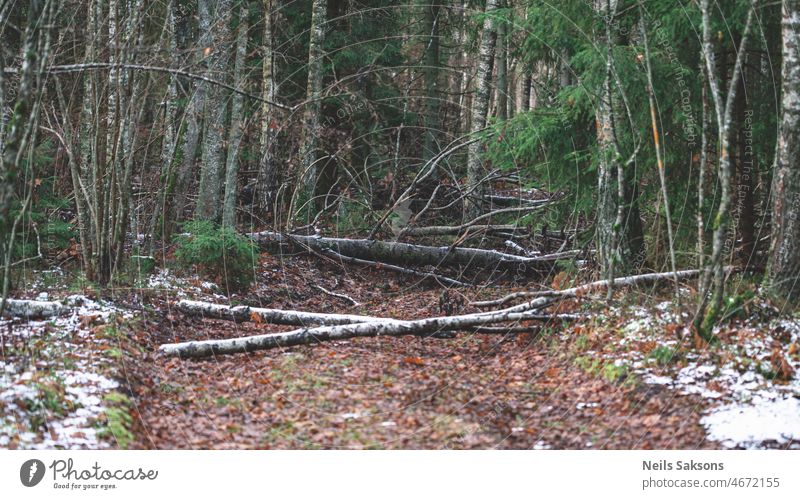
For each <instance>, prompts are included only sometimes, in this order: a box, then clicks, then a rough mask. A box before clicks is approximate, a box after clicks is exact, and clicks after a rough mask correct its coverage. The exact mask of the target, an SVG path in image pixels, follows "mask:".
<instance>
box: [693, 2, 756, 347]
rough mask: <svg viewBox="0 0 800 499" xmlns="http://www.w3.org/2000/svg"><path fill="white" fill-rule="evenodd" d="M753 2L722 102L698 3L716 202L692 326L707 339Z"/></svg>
mask: <svg viewBox="0 0 800 499" xmlns="http://www.w3.org/2000/svg"><path fill="white" fill-rule="evenodd" d="M756 3H757V0H752V2H751V5H750V9H749V10H748V13H747V21H746V23H745V28H744V31H743V33H742V41H741V43H740V44H739V47H738V49H737V53H738V56H737V57H736V64H735V66H734V68H733V72H732V74H731V79H730V82H729V85H728V95H727V98H726V101H725V102H724V103H723V101H722V94H721V92H720V86H719V78H718V77H717V73H716V64H715V61H714V53H713V48H712V43H711V13H710V7H709V0H701V2H700V10H701V11H702V15H703V57H704V58H705V61H706V69H707V76H708V83H709V87H710V89H711V97H712V102H713V103H714V111H715V115H716V119H717V130H718V134H719V135H718V138H717V140H718V143H719V159H718V163H719V168H718V169H719V180H720V184H721V186H720V203H719V207H718V209H717V214H716V217H715V219H714V237H713V243H712V250H711V259H710V260H709V265H708V267H707V269H706V273H705V275H704V276H703V281H702V283H701V290H700V303H699V305H698V308H697V313H696V314H695V319H694V325H695V327H696V328H697V330H698V331H699V333H700V335H701V336H703V337H705V338H706V339H710V331H711V328H712V327H713V325H714V323H715V322H716V319H717V316H718V314H719V312H720V310H721V308H722V299H723V294H724V291H725V272H724V268H723V265H722V262H723V257H724V255H725V253H726V251H727V250H728V249H729V248H730V246H731V244H732V241H726V234H727V229H728V226H729V225H730V220H729V218H730V205H731V192H730V191H731V182H732V177H733V172H732V166H731V158H730V124H731V121H732V119H733V102H734V100H735V99H736V93H737V92H736V90H737V87H738V83H737V80H738V79H739V77H740V75H741V71H742V63H743V60H744V54H745V52H746V50H747V41H748V38H749V37H750V29H751V26H752V21H753V11H754V10H755V7H756ZM712 282H713V284H714V290H713V299H712V306H711V308H710V309H708V308H707V307H708V300H709V296H708V294H709V291H710V289H711V284H712Z"/></svg>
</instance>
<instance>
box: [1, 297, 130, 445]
mask: <svg viewBox="0 0 800 499" xmlns="http://www.w3.org/2000/svg"><path fill="white" fill-rule="evenodd" d="M43 295H45V293H40V295H39V296H40V297H42V296H43ZM64 303H65V304H67V305H69V306H71V307H73V308H72V309H71V310H70V314H68V315H63V316H60V317H56V318H53V319H51V320H49V321H28V322H23V323H15V322H13V321H11V322H8V321H5V322H4V321H0V328H2V330H3V331H4V332H5V331H8V333H4V338H3V343H4V344H6V345H10V346H11V351H12V352H14V350H16V349H17V346H18V345H22V349H21V350H20V351H21V352H24V353H22V354H21V355H15V356H12V355H13V354H12V355H9V354H8V352H6V356H5V357H4V359H3V361H0V446H2V447H8V446H9V445H11V444H12V442H13V443H14V444H15V445H16V446H17V447H19V448H26V449H56V448H65V449H81V448H102V447H108V446H109V444H108V443H106V442H104V441H102V440H101V439H100V438H99V437H98V434H97V429H96V422H97V420H98V417H99V416H100V415H101V414H102V413H103V411H104V410H105V409H104V406H103V398H104V396H105V394H107V393H108V392H110V391H111V390H114V389H116V388H117V387H118V384H117V382H116V381H114V380H112V379H109V378H108V377H106V376H104V375H102V374H100V372H101V371H102V370H103V368H104V366H105V362H107V357H105V356H103V355H97V354H95V353H94V351H93V349H92V346H94V345H102V344H105V343H106V340H103V339H100V338H97V337H95V334H94V333H93V332H92V325H94V324H98V323H105V322H107V321H108V319H109V318H110V317H111V315H112V314H116V313H121V312H120V311H119V310H118V309H116V308H114V307H113V306H112V305H110V304H108V303H103V302H96V301H93V300H90V299H88V298H86V297H85V296H81V295H73V296H69V297H67V298H66V299H65V300H64ZM123 315H124V314H123ZM36 343H38V344H36ZM31 351H33V355H31V353H30V352H31ZM42 386H48V387H50V390H52V391H53V393H55V394H56V395H55V396H56V397H58V398H59V399H58V400H55V401H50V402H49V403H50V404H53V405H56V406H57V408H56V410H53V409H54V408H53V407H48V405H47V404H43V401H42V394H43V392H42V390H43V388H42ZM59 393H60V394H59ZM31 404H33V407H31Z"/></svg>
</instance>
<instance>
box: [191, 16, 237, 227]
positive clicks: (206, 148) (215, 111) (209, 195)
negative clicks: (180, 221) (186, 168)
mask: <svg viewBox="0 0 800 499" xmlns="http://www.w3.org/2000/svg"><path fill="white" fill-rule="evenodd" d="M212 6H214V9H213V10H212V9H211V7H212ZM198 8H199V10H200V17H201V24H206V25H210V26H211V32H212V35H211V39H212V43H211V45H210V46H209V47H206V50H210V56H209V64H208V71H207V73H206V76H207V77H209V78H214V79H216V80H217V81H222V82H225V81H226V80H227V79H228V58H229V57H230V54H229V50H228V48H229V43H230V40H229V35H230V33H229V27H228V24H229V23H230V14H231V1H230V0H218V1H216V2H210V0H200V1H199V2H198ZM204 16H208V18H209V21H207V22H203V21H202V18H203V17H204ZM227 103H228V92H227V90H225V89H224V88H223V87H221V86H219V85H212V86H211V87H210V88H208V89H207V91H206V95H205V105H204V109H203V115H204V126H205V131H204V134H203V152H202V162H201V165H200V186H199V188H198V193H197V206H196V207H195V217H196V218H198V219H201V220H211V221H215V222H218V221H219V219H220V215H221V212H222V210H221V208H222V203H220V198H221V196H222V173H223V172H224V168H225V145H224V140H225V118H226V115H227V111H228V104H227Z"/></svg>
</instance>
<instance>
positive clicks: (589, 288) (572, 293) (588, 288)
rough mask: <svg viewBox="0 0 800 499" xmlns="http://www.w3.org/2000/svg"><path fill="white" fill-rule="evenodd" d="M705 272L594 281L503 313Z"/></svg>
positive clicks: (543, 294) (542, 294)
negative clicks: (612, 289)
mask: <svg viewBox="0 0 800 499" xmlns="http://www.w3.org/2000/svg"><path fill="white" fill-rule="evenodd" d="M733 268H734V267H725V271H726V272H730V271H731V270H733ZM701 272H703V271H702V270H680V271H678V272H657V273H651V274H639V275H632V276H627V277H618V278H616V279H613V280H610V279H605V280H602V281H594V282H590V283H588V284H582V285H580V286H575V287H574V288H567V289H563V290H560V291H542V292H537V295H538V297H537V298H534V299H533V300H530V301H528V302H525V303H521V304H519V305H515V306H513V307H508V308H504V309H502V310H501V311H503V312H509V313H514V312H525V311H528V310H538V309H542V308H545V307H548V306H550V305H552V304H553V303H555V302H557V301H560V300H564V299H568V298H579V297H581V296H585V295H588V294H589V293H592V292H594V291H599V290H604V289H607V288H608V287H609V286H612V287H613V286H622V287H626V286H639V285H642V284H652V283H655V282H658V281H663V280H667V279H678V280H682V279H690V278H693V277H697V276H699V275H700V273H701ZM513 295H517V293H513V294H512V295H510V296H513ZM493 313H495V312H483V314H493Z"/></svg>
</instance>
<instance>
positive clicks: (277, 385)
mask: <svg viewBox="0 0 800 499" xmlns="http://www.w3.org/2000/svg"><path fill="white" fill-rule="evenodd" d="M62 277H63V276H62ZM63 282H65V280H64V279H58V278H57V277H48V278H43V277H42V275H39V276H38V277H37V278H36V279H35V280H34V282H32V283H31V284H30V285H28V286H27V287H26V291H25V293H23V294H24V295H26V296H28V297H35V296H36V295H37V294H38V293H40V292H41V291H43V290H45V289H48V290H49V291H48V292H49V293H50V298H51V299H52V298H54V297H59V298H61V297H63V296H67V295H70V294H74V293H75V292H76V291H77V290H76V289H69V288H67V287H65V285H63V284H59V283H63ZM312 283H313V284H317V285H320V286H323V287H325V288H327V289H329V290H333V291H336V292H339V293H346V294H347V295H349V296H351V297H352V298H353V299H355V300H356V301H357V302H359V303H360V304H361V305H359V306H350V305H349V304H347V303H344V302H343V301H341V300H339V299H337V298H335V297H331V296H329V295H326V294H323V293H321V292H319V291H317V290H315V289H313V288H312V287H311V286H310V284H312ZM518 289H522V288H509V287H499V286H497V287H485V288H467V289H464V290H461V291H460V292H461V293H463V295H464V298H465V299H466V302H469V301H470V300H473V299H486V298H490V297H499V296H503V295H505V294H506V293H508V292H512V291H516V290H518ZM671 290H672V289H671V288H669V286H667V287H663V288H659V289H652V288H648V289H646V290H645V289H639V290H626V291H624V292H619V293H617V296H616V299H615V301H614V302H613V303H614V306H612V307H608V306H607V305H606V304H605V303H601V302H599V301H594V302H591V301H588V300H584V301H583V302H581V303H578V302H576V301H571V302H566V303H564V304H562V305H561V306H560V308H561V309H562V311H571V312H581V313H586V317H587V319H585V320H581V321H578V322H575V323H569V324H567V323H563V324H562V323H550V324H547V325H545V326H544V327H543V328H542V329H541V331H539V332H538V333H536V334H517V335H507V336H502V335H485V334H475V333H459V334H458V335H457V336H456V337H455V338H452V339H435V338H427V339H423V338H420V337H400V338H389V337H379V338H362V339H354V340H347V341H338V342H330V343H324V344H319V345H315V346H304V347H293V348H290V349H286V350H271V351H265V352H256V353H248V354H239V355H230V356H220V357H217V358H213V359H210V360H202V361H197V360H181V359H178V358H171V357H165V356H163V355H161V354H159V353H158V352H157V348H158V346H159V345H160V344H163V343H171V342H176V341H188V340H197V339H210V338H227V337H232V336H243V335H249V334H263V333H265V332H270V331H281V330H289V329H292V328H291V327H282V326H274V325H268V324H256V323H250V322H248V323H242V324H237V323H233V322H227V321H219V320H209V319H198V318H190V317H186V316H184V315H183V314H181V313H180V312H179V311H177V310H175V309H174V308H173V305H174V304H175V302H176V300H177V299H179V298H184V297H190V298H196V299H201V300H205V301H211V302H217V303H246V304H249V305H260V306H266V307H272V308H287V309H297V310H306V311H317V312H347V313H358V314H369V315H379V316H387V317H394V318H399V319H410V318H422V317H426V316H433V315H441V311H440V310H439V299H440V296H441V289H438V288H436V287H434V286H428V285H426V286H423V285H420V284H419V283H418V282H415V281H413V280H411V279H408V278H405V277H400V276H397V275H396V274H391V273H387V272H384V271H381V270H366V269H360V268H355V267H347V268H344V269H343V268H342V267H339V266H336V265H334V264H332V263H330V262H327V261H323V260H320V259H317V258H313V257H311V258H308V257H296V258H285V259H279V258H277V257H273V256H270V255H262V257H261V260H260V263H259V268H258V279H257V282H256V283H255V284H254V285H253V287H252V288H251V290H250V291H249V292H248V293H247V294H246V295H243V296H232V297H231V298H230V299H229V298H228V297H226V296H225V295H223V294H222V293H221V292H220V291H219V290H218V288H216V286H215V285H214V284H211V283H208V282H205V281H203V280H201V279H198V278H186V277H178V276H176V275H174V274H172V273H171V272H170V271H167V270H158V271H156V272H155V273H154V274H153V275H151V276H149V277H147V278H143V279H140V280H138V282H137V284H136V285H135V286H132V287H131V288H115V289H114V290H113V292H112V295H110V296H107V295H106V294H103V296H102V299H101V297H100V296H97V293H96V292H94V291H92V290H91V289H82V290H80V291H81V293H82V295H83V296H84V298H83V299H82V301H81V302H80V306H79V307H77V308H76V309H75V311H74V312H73V313H72V314H71V315H69V316H68V317H62V318H58V319H56V320H54V321H47V322H44V321H42V322H34V323H31V322H26V323H20V322H19V321H16V322H14V321H6V322H5V323H4V324H0V330H2V331H3V336H2V364H0V368H2V369H0V376H2V378H1V379H2V381H3V383H0V446H3V447H6V446H8V447H12V448H54V447H55V448H98V447H100V448H102V447H108V446H111V447H127V448H218V449H230V448H292V449H296V448H326V449H327V448H348V449H349V448H357V449H362V448H415V449H416V448H432V449H471V448H503V449H505V448H520V449H531V448H532V449H549V448H555V449H561V448H601V449H606V448H622V449H662V448H682V449H697V448H720V447H722V448H737V447H738V448H799V447H800V378H798V375H797V374H796V373H797V369H798V368H800V356H799V355H800V352H798V344H799V343H800V320H795V319H793V318H791V317H784V318H782V319H779V318H778V316H777V313H776V311H775V310H774V309H773V308H772V307H771V306H769V305H768V304H765V303H763V302H760V301H758V300H757V299H755V298H747V299H745V300H743V301H742V302H741V303H740V302H736V303H732V305H731V310H730V311H731V315H732V316H733V318H732V319H731V320H729V321H727V323H726V325H724V326H723V327H721V328H720V329H718V331H717V335H718V337H719V338H720V342H719V344H717V345H712V346H708V345H696V344H694V342H693V341H692V340H691V338H686V337H685V336H684V334H685V329H684V328H683V325H684V324H685V323H686V322H687V321H688V318H689V312H690V310H691V305H692V303H694V297H693V296H692V293H693V291H692V289H691V287H685V288H682V294H681V300H680V301H682V302H685V303H683V304H680V303H677V302H676V301H675V300H673V299H672V298H673V297H672V296H671V294H670V291H671ZM76 300H77V298H76ZM476 310H477V309H473V308H471V307H469V306H464V308H463V310H460V311H462V312H470V311H476Z"/></svg>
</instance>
